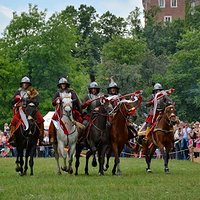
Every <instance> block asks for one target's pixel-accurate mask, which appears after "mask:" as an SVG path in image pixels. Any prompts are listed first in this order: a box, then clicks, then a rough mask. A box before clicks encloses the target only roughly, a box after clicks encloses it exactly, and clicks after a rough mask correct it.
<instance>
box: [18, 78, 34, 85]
mask: <svg viewBox="0 0 200 200" xmlns="http://www.w3.org/2000/svg"><path fill="white" fill-rule="evenodd" d="M23 83H28V84H29V85H31V81H30V78H29V77H27V76H24V77H23V78H22V80H21V82H20V85H22V84H23Z"/></svg>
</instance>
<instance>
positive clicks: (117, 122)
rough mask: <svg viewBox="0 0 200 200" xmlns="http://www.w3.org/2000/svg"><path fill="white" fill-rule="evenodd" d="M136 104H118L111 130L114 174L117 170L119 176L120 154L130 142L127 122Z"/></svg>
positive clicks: (120, 102)
mask: <svg viewBox="0 0 200 200" xmlns="http://www.w3.org/2000/svg"><path fill="white" fill-rule="evenodd" d="M134 108H135V107H134V102H133V101H130V100H121V101H119V102H118V105H117V107H116V113H115V115H114V117H113V119H112V125H111V130H110V136H111V146H112V151H113V152H114V155H115V162H114V166H113V169H112V174H113V175H115V174H116V168H117V175H121V170H120V165H119V163H120V159H119V157H120V154H121V152H122V150H123V148H124V144H127V142H128V128H127V121H128V116H129V115H130V114H131V112H132V111H133V109H134Z"/></svg>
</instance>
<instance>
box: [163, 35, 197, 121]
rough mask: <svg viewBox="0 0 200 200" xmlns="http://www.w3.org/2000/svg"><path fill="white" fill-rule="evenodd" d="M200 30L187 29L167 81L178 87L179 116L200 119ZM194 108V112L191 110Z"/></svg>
mask: <svg viewBox="0 0 200 200" xmlns="http://www.w3.org/2000/svg"><path fill="white" fill-rule="evenodd" d="M199 37H200V31H187V32H186V34H184V35H183V39H182V40H180V41H179V42H178V45H177V46H178V48H179V49H180V50H179V51H178V52H177V53H176V54H174V55H173V56H172V58H171V64H170V66H169V69H168V71H167V77H166V81H168V82H170V83H171V84H172V85H173V86H174V87H175V89H176V92H175V94H176V96H175V102H176V104H177V107H178V110H179V116H180V117H181V118H182V119H184V120H186V119H190V120H200V116H199V109H200V100H199V99H200V92H199V91H200V78H199V77H200V73H199V72H200V67H199V66H200V42H199ZM191 110H192V112H191Z"/></svg>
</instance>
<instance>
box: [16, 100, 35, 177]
mask: <svg viewBox="0 0 200 200" xmlns="http://www.w3.org/2000/svg"><path fill="white" fill-rule="evenodd" d="M19 113H20V116H21V119H22V120H21V121H20V125H19V126H18V128H17V129H16V130H15V133H14V134H15V136H16V150H17V158H16V162H15V163H16V171H17V172H19V174H20V175H21V176H23V175H26V173H27V170H28V157H29V156H30V160H29V166H30V169H31V172H30V175H31V176H32V175H33V165H34V161H33V158H34V156H35V152H36V147H37V142H38V139H39V127H38V125H37V124H36V121H35V113H36V107H35V105H34V104H33V103H30V104H28V105H27V107H26V108H25V112H24V111H23V109H22V108H21V107H19ZM24 150H25V165H24V160H23V156H24ZM23 166H24V168H23Z"/></svg>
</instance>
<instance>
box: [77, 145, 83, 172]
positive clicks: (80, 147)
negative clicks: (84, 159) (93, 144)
mask: <svg viewBox="0 0 200 200" xmlns="http://www.w3.org/2000/svg"><path fill="white" fill-rule="evenodd" d="M82 149H83V146H82V145H81V144H76V155H75V156H76V163H75V167H76V172H75V175H78V168H79V165H80V155H81V151H82Z"/></svg>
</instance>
